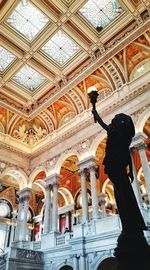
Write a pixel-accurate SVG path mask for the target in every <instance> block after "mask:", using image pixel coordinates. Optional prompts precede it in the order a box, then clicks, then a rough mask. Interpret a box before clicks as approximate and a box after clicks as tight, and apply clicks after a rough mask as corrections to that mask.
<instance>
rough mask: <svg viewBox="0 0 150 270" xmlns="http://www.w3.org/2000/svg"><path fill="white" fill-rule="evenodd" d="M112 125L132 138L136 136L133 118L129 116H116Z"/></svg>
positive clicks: (121, 114)
mask: <svg viewBox="0 0 150 270" xmlns="http://www.w3.org/2000/svg"><path fill="white" fill-rule="evenodd" d="M111 123H112V125H113V126H115V127H116V128H118V129H120V130H122V131H125V132H126V133H127V132H128V133H129V135H130V136H131V137H134V135H135V129H134V124H133V121H132V118H131V117H130V116H129V115H126V114H124V113H119V114H116V115H115V117H114V118H113V119H112V122H111Z"/></svg>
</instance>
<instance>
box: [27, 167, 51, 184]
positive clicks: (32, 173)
mask: <svg viewBox="0 0 150 270" xmlns="http://www.w3.org/2000/svg"><path fill="white" fill-rule="evenodd" d="M40 172H45V175H46V177H47V171H46V168H45V167H44V166H39V167H37V168H35V169H34V170H33V171H32V172H31V174H30V176H29V187H32V182H33V181H34V179H35V177H36V176H37V175H38V174H39V173H40Z"/></svg>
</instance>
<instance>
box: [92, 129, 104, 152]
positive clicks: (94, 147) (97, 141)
mask: <svg viewBox="0 0 150 270" xmlns="http://www.w3.org/2000/svg"><path fill="white" fill-rule="evenodd" d="M106 135H107V134H106V132H105V131H104V130H102V131H101V132H100V134H98V136H97V137H96V138H95V140H94V141H93V142H92V144H91V147H90V150H89V152H90V153H91V155H93V156H95V154H96V150H97V148H98V146H99V144H100V143H101V142H102V141H103V140H104V139H105V138H106Z"/></svg>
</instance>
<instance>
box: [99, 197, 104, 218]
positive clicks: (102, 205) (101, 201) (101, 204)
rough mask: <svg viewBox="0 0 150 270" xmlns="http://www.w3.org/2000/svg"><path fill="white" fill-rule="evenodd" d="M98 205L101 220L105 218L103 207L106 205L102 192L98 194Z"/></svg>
mask: <svg viewBox="0 0 150 270" xmlns="http://www.w3.org/2000/svg"><path fill="white" fill-rule="evenodd" d="M99 204H100V206H101V210H102V214H101V216H102V218H104V217H106V207H105V205H106V194H105V193H103V192H101V193H100V194H99Z"/></svg>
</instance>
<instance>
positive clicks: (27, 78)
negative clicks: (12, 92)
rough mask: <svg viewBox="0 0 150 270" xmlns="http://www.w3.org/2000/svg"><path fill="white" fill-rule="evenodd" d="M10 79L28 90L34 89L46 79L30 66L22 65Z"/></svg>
mask: <svg viewBox="0 0 150 270" xmlns="http://www.w3.org/2000/svg"><path fill="white" fill-rule="evenodd" d="M12 80H13V81H15V82H17V83H18V84H20V85H21V86H24V87H25V88H27V89H28V90H30V91H34V90H36V89H37V88H38V87H39V86H41V85H42V84H43V83H44V82H45V81H46V78H45V77H44V76H43V75H42V74H40V73H39V72H37V71H36V70H35V69H33V68H31V67H30V66H28V65H24V66H23V67H22V68H21V69H20V70H19V71H18V72H17V73H16V74H15V76H13V77H12Z"/></svg>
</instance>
